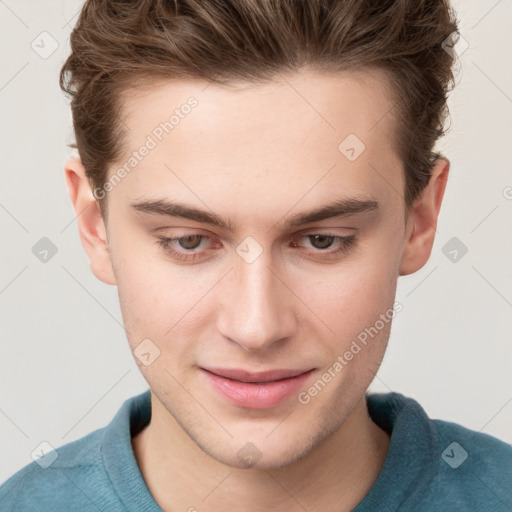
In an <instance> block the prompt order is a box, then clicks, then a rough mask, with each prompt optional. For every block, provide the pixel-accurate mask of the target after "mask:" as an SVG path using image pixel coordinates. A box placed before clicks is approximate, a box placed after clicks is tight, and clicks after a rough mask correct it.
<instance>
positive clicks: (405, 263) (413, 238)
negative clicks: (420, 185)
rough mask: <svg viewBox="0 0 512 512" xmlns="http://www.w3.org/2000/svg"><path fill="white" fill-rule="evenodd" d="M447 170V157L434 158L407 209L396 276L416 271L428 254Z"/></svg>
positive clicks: (432, 242) (448, 167)
mask: <svg viewBox="0 0 512 512" xmlns="http://www.w3.org/2000/svg"><path fill="white" fill-rule="evenodd" d="M449 169H450V162H449V160H448V159H447V158H445V157H440V158H438V159H437V160H436V163H435V164H434V167H433V170H432V175H431V177H430V181H429V183H428V185H427V186H426V187H425V188H424V190H423V191H422V193H421V195H420V197H419V198H418V199H417V200H416V201H415V203H414V205H413V206H412V208H411V212H410V214H409V218H408V222H407V228H406V238H405V244H404V249H403V252H402V259H401V262H400V269H399V274H400V275H408V274H412V273H414V272H416V271H418V270H419V269H420V268H422V267H423V266H424V265H425V264H426V263H427V261H428V259H429V257H430V254H431V251H432V246H433V245H434V238H435V233H436V227H437V220H438V217H439V211H440V209H441V203H442V201H443V196H444V191H445V188H446V182H447V179H448V172H449Z"/></svg>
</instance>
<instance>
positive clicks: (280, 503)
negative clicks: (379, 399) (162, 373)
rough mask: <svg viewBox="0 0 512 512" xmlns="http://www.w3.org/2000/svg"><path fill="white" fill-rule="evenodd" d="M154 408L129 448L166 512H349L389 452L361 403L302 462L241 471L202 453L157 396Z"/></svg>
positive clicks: (386, 438) (153, 399) (385, 436)
mask: <svg viewBox="0 0 512 512" xmlns="http://www.w3.org/2000/svg"><path fill="white" fill-rule="evenodd" d="M151 405H152V417H151V422H150V424H149V425H148V426H147V427H146V428H145V429H143V430H142V431H141V432H140V433H139V434H138V435H137V436H135V437H134V438H133V439H132V446H133V450H134V454H135V458H136V460H137V463H138V465H139V468H140V471H141V473H142V475H143V477H144V480H145V481H146V484H147V486H148V488H149V490H150V492H151V494H152V495H153V498H154V499H155V501H156V502H157V503H158V504H159V506H160V507H161V508H162V509H163V510H165V511H171V510H194V509H197V510H212V511H218V510H222V511H226V512H229V511H231V510H233V511H235V510H240V509H241V508H243V510H244V511H245V512H256V511H261V510H265V509H269V510H273V511H276V512H281V511H282V512H289V511H290V510H308V511H311V512H313V511H321V510H338V511H340V512H342V511H350V510H352V509H353V508H354V507H355V506H356V505H357V504H358V503H359V502H360V501H361V500H362V499H363V498H364V496H365V495H366V494H367V493H368V491H369V490H370V488H371V486H372V485H373V484H374V482H375V480H376V479H377V476H378V474H379V472H380V470H381V468H382V465H383V464H384V460H385V458H386V454H387V450H388V447H389V436H388V434H387V433H386V432H384V431H383V430H382V429H380V428H379V427H378V426H377V425H376V424H375V423H374V422H373V421H372V420H371V418H370V416H369V415H368V410H367V408H366V402H365V399H364V398H362V399H361V401H360V402H359V403H358V404H357V406H356V407H355V409H354V410H353V411H352V413H351V414H350V416H349V417H348V418H347V419H346V421H345V422H344V423H343V425H342V426H341V427H340V429H338V431H336V432H335V433H334V434H332V435H331V436H329V437H328V438H327V439H325V441H324V442H322V443H320V444H319V445H317V446H316V447H315V448H314V449H313V450H312V451H311V452H309V453H308V454H307V455H306V456H305V457H303V458H302V459H300V460H298V461H296V462H295V463H293V464H290V465H288V466H285V467H281V468H277V469H271V470H266V469H256V468H249V469H239V468H234V467H231V466H228V465H226V464H224V463H222V462H220V461H218V460H216V459H214V458H212V457H210V456H209V455H207V454H206V453H204V452H203V451H202V450H201V449H200V448H199V447H198V446H197V445H196V444H195V443H194V442H193V441H192V440H191V439H190V437H189V436H188V435H187V434H186V433H185V432H184V431H183V429H182V428H181V427H180V425H179V424H178V423H177V422H176V421H175V420H174V418H173V417H172V416H171V415H170V414H169V413H168V412H167V410H166V409H165V408H164V407H163V405H162V404H161V403H160V402H159V400H158V399H157V398H156V397H155V396H154V395H153V394H152V395H151ZM241 503H243V504H244V505H243V507H241V506H240V504H241Z"/></svg>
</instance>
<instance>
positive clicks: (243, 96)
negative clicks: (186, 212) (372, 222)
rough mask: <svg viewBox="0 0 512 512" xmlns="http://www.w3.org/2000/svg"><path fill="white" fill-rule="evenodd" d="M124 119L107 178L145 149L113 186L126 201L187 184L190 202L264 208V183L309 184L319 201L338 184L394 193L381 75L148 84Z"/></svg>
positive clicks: (279, 186) (128, 98)
mask: <svg viewBox="0 0 512 512" xmlns="http://www.w3.org/2000/svg"><path fill="white" fill-rule="evenodd" d="M122 119H123V123H124V126H125V128H126V140H125V143H126V146H125V149H126V150H125V153H124V155H123V157H122V158H121V159H120V160H119V161H118V162H116V163H115V164H113V165H112V166H110V169H109V171H110V174H112V173H113V172H115V171H116V169H118V168H119V167H120V166H122V165H123V164H126V163H127V162H128V161H129V159H130V158H131V155H132V154H133V152H134V151H135V152H137V151H138V150H139V148H141V147H142V146H143V145H151V149H150V150H149V151H144V153H145V156H144V157H143V158H140V159H139V160H137V162H134V163H135V165H134V166H133V171H130V175H129V177H128V178H127V179H126V180H124V183H123V186H122V187H119V189H123V190H124V193H125V196H127V199H129V200H131V199H135V198H139V197H143V196H147V195H148V194H149V195H154V193H155V185H158V187H159V191H160V192H161V193H162V194H164V195H171V196H172V195H173V194H175V192H176V189H177V187H179V188H181V189H183V187H184V186H185V187H186V186H187V185H192V184H193V187H194V190H193V191H192V190H191V187H190V186H189V187H188V188H189V192H196V194H195V195H196V196H197V197H201V195H203V196H206V197H209V196H210V195H211V192H212V188H213V187H216V185H219V186H217V187H216V191H217V194H218V195H219V196H221V197H222V196H223V191H224V193H225V194H229V193H231V194H235V193H236V194H237V195H238V196H240V194H244V193H247V190H248V189H250V190H252V191H253V192H254V193H253V197H257V196H258V194H259V196H260V198H261V199H262V200H265V198H266V197H267V196H268V193H267V192H268V191H267V190H266V189H265V183H266V184H267V186H268V190H270V189H272V190H275V191H279V192H280V193H281V195H283V194H286V193H287V192H290V194H291V195H293V196H296V195H297V194H298V193H299V191H300V190H303V191H306V190H308V189H311V188H312V184H313V183H314V182H318V183H319V185H318V186H315V189H316V190H315V192H318V194H320V195H322V194H324V195H325V193H326V192H327V191H329V190H332V188H333V187H334V186H338V185H339V184H340V183H344V184H345V185H346V186H347V187H348V189H350V188H351V190H350V192H351V193H352V194H355V195H375V192H376V190H375V189H376V187H381V188H382V178H378V175H382V176H384V177H385V181H390V182H391V183H394V185H393V186H394V187H398V188H399V187H401V176H400V172H401V169H402V166H401V163H400V162H399V161H398V158H397V155H396V153H395V147H394V146H395V145H394V135H393V134H394V131H393V130H394V128H395V126H394V125H395V120H394V117H393V98H392V96H391V94H390V92H389V89H388V82H387V81H386V75H385V74H384V73H383V72H381V71H380V70H371V71H370V70H368V71H365V72H363V71H358V72H338V73H325V72H318V71H311V70H308V71H301V72H297V73H294V74H286V75H280V76H278V77H276V78H275V79H274V80H273V81H272V82H269V83H264V84H249V83H243V82H239V83H233V84H230V85H229V86H220V85H218V84H213V83H210V84H209V83H206V82H197V81H191V82H182V81H166V82H160V83H154V84H153V85H152V86H148V87H145V88H143V89H138V90H131V91H128V92H127V93H126V94H125V95H124V100H123V106H122ZM333 168H335V172H329V170H330V169H333ZM391 169H394V171H393V172H394V176H391V175H389V173H390V172H391V171H390V170H391ZM170 171H172V172H170ZM262 178H265V181H262ZM343 180H344V181H343ZM320 181H321V183H320ZM219 187H220V188H219ZM388 188H389V187H388ZM292 191H294V192H293V194H292ZM388 192H389V191H388ZM116 193H117V192H116ZM337 195H340V194H337ZM191 197H192V196H191ZM225 199H226V197H222V201H225ZM396 199H397V198H396V197H395V201H396ZM269 200H270V199H269ZM272 200H275V198H272Z"/></svg>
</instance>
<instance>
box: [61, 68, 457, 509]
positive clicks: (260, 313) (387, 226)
mask: <svg viewBox="0 0 512 512" xmlns="http://www.w3.org/2000/svg"><path fill="white" fill-rule="evenodd" d="M206 86H207V84H206V83H200V82H188V83H185V82H171V81H169V82H166V83H159V84H154V85H153V86H152V87H149V88H146V89H144V90H139V91H136V92H135V91H133V92H131V93H130V94H129V95H127V96H126V99H125V103H124V111H123V114H124V115H123V120H124V122H125V125H126V126H127V127H128V132H127V141H128V142H127V146H126V148H127V152H126V155H124V157H123V158H122V159H120V160H119V162H116V163H114V164H112V165H111V166H110V169H109V171H110V173H113V172H114V171H115V170H116V169H118V167H119V166H120V165H122V164H123V162H124V161H126V159H127V158H128V157H129V153H130V151H133V150H135V149H136V148H138V147H140V146H141V144H142V143H143V142H144V140H145V139H146V137H147V135H148V134H150V133H151V132H152V130H153V129H154V128H155V126H157V125H158V124H159V123H160V122H162V121H163V120H165V119H167V118H168V114H167V113H168V112H172V111H173V110H174V109H175V108H176V107H179V106H180V105H182V104H183V103H184V102H185V101H186V99H187V98H188V97H190V96H194V97H195V98H196V99H197V100H198V105H197V107H196V108H194V109H193V110H192V112H191V113H190V114H189V115H188V116H186V117H185V118H184V119H182V120H180V123H179V124H178V125H177V126H176V127H175V128H174V130H173V131H172V132H171V133H170V134H168V135H167V136H166V137H165V138H164V139H163V140H162V142H160V143H159V144H158V146H157V147H156V148H154V149H153V150H152V151H151V152H150V153H149V155H148V156H146V157H145V158H144V159H143V160H142V161H141V162H140V163H139V164H138V165H137V167H136V168H135V169H134V170H133V171H131V173H130V174H128V175H127V176H126V177H125V178H124V179H123V180H122V181H121V182H120V183H119V184H117V185H116V186H115V187H114V188H113V190H111V191H110V192H108V197H107V199H108V215H107V218H106V219H102V217H101V214H100V210H99V208H98V205H97V202H96V200H95V197H94V196H93V194H92V191H91V187H90V185H89V183H88V181H87V179H86V177H85V170H84V168H83V166H82V165H81V163H80V161H79V160H78V159H77V158H70V159H69V160H68V161H67V162H66V164H65V174H66V180H67V185H68V190H69V194H70V197H71V200H72V203H73V205H74V208H75V210H76V212H77V213H79V212H82V213H81V214H80V215H79V217H78V219H77V222H78V227H79V231H80V236H81V240H82V243H83V246H84V248H85V250H86V252H87V254H88V256H89V260H90V266H91V269H92V271H93V273H94V274H95V275H96V276H97V277H98V278H99V279H100V280H101V281H103V282H105V283H108V284H112V285H116V286H117V287H118V292H119V298H120V303H121V310H122V314H123V320H124V324H125V327H126V331H127V337H128V341H129V344H130V348H131V349H132V350H135V349H136V347H137V346H138V345H139V343H141V341H142V340H144V339H146V338H149V339H150V340H151V341H152V342H153V343H154V344H155V345H156V346H158V348H159V350H160V355H159V357H157V358H156V359H155V360H154V361H153V362H152V363H151V364H150V365H149V366H145V365H143V364H142V363H141V362H140V361H139V360H138V359H137V358H136V359H135V360H136V362H137V364H138V365H139V367H140V370H141V372H142V374H143V375H144V377H145V379H146V380H147V382H148V384H149V387H150V389H151V405H152V418H151V422H150V424H149V425H148V426H147V427H146V428H145V429H144V430H143V431H142V432H141V433H140V434H139V435H137V436H136V437H135V438H133V440H132V446H133V449H134V453H135V456H136V459H137V462H138V464H139V467H140V469H141V473H142V475H143V477H144V479H145V481H146V483H147V484H148V487H149V489H150V491H151V493H152V495H153V496H154V498H155V500H156V501H157V503H158V504H159V505H160V506H161V507H162V508H163V509H164V510H173V511H174V510H189V509H190V510H193V509H192V508H191V507H195V508H196V509H197V510H201V511H218V510H223V511H230V510H237V511H238V510H244V511H261V510H267V509H271V510H274V511H286V512H290V511H295V510H304V509H306V510H308V511H320V510H323V511H325V510H337V511H342V510H351V509H352V508H353V507H355V506H356V505H357V504H358V503H359V502H360V501H361V500H362V499H363V497H364V496H365V495H366V494H367V493H368V491H369V490H370V488H371V486H372V485H373V483H374V482H375V480H376V479H377V476H378V474H379V471H380V470H381V468H382V465H383V463H384V460H385V457H386V453H387V450H388V446H389V436H388V435H387V434H386V433H385V432H384V431H383V430H381V429H380V428H379V427H378V426H377V425H376V424H375V423H373V421H372V420H371V418H370V417H369V415H368V412H367V409H366V402H365V399H364V394H365V392H366V390H367V389H368V386H369V384H370V383H371V381H372V380H373V378H374V376H375V373H376V372H377V370H378V368H379V365H380V364H381V361H382V358H383V355H384V352H385V349H386V345H387V341H388V338H389V330H390V325H391V323H390V322H389V323H386V324H385V327H384V328H383V329H381V330H380V331H379V333H378V335H377V336H375V337H374V338H373V339H371V342H369V343H368V345H367V346H365V347H364V349H363V350H361V351H360V352H359V353H358V354H357V355H356V356H354V358H353V359H352V360H351V361H350V362H349V363H348V364H347V365H346V366H345V367H344V368H343V370H342V371H341V372H339V373H338V374H337V375H336V377H335V378H333V379H332V380H331V382H329V384H328V385H326V386H325V388H323V389H322V390H321V392H319V393H318V394H317V395H316V396H315V397H314V398H312V399H311V401H310V402H309V403H308V404H306V405H304V404H301V403H300V402H299V401H298V399H297V395H296V394H294V395H293V396H291V397H290V398H289V399H287V400H286V401H284V402H283V403H281V404H280V405H279V406H277V407H273V408H270V409H263V410H256V409H250V408H243V407H237V406H234V405H232V404H231V403H229V402H227V401H226V400H225V399H224V397H222V396H221V395H219V394H218V393H217V392H216V391H215V390H214V389H213V388H212V387H211V386H210V385H209V384H208V383H207V382H206V381H205V380H204V378H203V375H202V374H201V372H200V370H199V369H198V367H200V366H218V367H227V368H243V369H246V370H249V371H252V372H258V371H263V370H268V369H276V368H304V369H310V368H314V371H313V372H312V374H311V375H310V376H309V377H308V380H307V383H306V384H305V385H304V386H303V387H302V389H303V390H307V389H308V388H309V387H311V385H312V384H313V383H314V382H315V381H317V380H318V379H319V378H320V377H321V376H322V374H323V373H325V372H326V371H327V370H328V368H329V367H332V365H333V363H334V362H335V361H336V359H337V357H338V356H339V355H342V354H344V353H345V352H346V351H347V350H348V349H349V347H350V344H351V342H352V340H355V339H356V338H357V335H358V334H359V333H360V332H362V331H364V329H365V328H368V327H370V326H372V325H374V324H375V322H376V320H378V319H379V315H381V314H383V313H385V312H386V311H388V310H390V309H392V307H393V303H394V301H395V292H396V284H397V279H398V277H399V276H400V275H405V274H410V273H413V272H415V271H417V270H418V269H420V268H421V267H423V265H424V264H425V263H426V262H427V260H428V258H429V256H430V252H431V249H432V244H433V241H434V235H435V228H436V224H437V218H438V214H439V210H440V207H441V201H442V197H443V194H444V190H445V185H446V180H447V176H448V170H449V161H448V160H447V159H446V158H444V157H442V158H440V159H438V160H437V162H436V164H435V167H434V169H433V173H432V177H431V180H430V182H429V184H428V186H427V187H426V188H425V189H424V191H423V193H422V195H421V197H420V198H418V200H417V201H416V202H415V204H414V205H413V207H412V208H411V209H410V210H409V211H407V215H404V211H405V206H404V199H403V194H402V193H401V191H403V190H404V175H403V165H402V163H401V162H400V160H399V159H398V156H397V155H396V153H395V151H394V147H393V137H392V129H393V124H392V123H393V119H392V117H391V115H389V114H388V115H386V113H388V111H390V109H391V107H392V99H391V97H390V96H389V93H388V91H387V89H386V87H385V82H384V77H383V76H382V75H380V74H379V72H377V71H372V72H370V71H368V72H364V73H362V72H360V73H358V74H357V75H356V74H354V73H352V74H349V73H347V72H344V73H338V74H326V73H320V72H315V71H311V70H302V71H301V72H298V73H295V74H293V75H286V76H280V77H276V79H275V80H274V81H273V82H272V83H267V84H264V85H261V84H259V85H257V86H254V85H253V86H247V84H245V85H244V84H238V86H237V88H235V87H230V88H228V87H220V86H217V85H213V84H210V85H208V87H206ZM351 133H354V134H357V136H358V137H359V139H360V140H362V141H363V142H364V144H365V146H366V149H365V151H364V152H363V153H361V154H360V156H359V157H358V158H357V159H356V160H355V161H352V162H351V161H349V160H348V159H347V158H346V157H345V156H344V155H343V154H342V153H341V152H340V151H339V150H338V145H339V144H340V142H341V141H342V140H343V139H344V138H345V137H346V136H347V135H348V134H351ZM340 197H343V198H361V197H363V198H368V197H371V198H373V199H375V200H376V201H377V202H378V208H376V209H374V210H371V211H367V212H364V213H360V214H353V215H349V216H344V217H341V218H331V219H325V220H321V221H316V222H312V223H309V224H305V225H301V226H298V227H297V226H296V227H293V228H289V227H285V221H286V220H287V219H289V218H290V217H292V216H293V215H295V214H297V213H300V212H306V211H309V210H312V209H315V208H318V207H320V206H322V205H325V204H329V203H331V202H332V201H333V200H334V199H338V198H340ZM154 199H167V200H173V201H179V202H183V203H187V204H188V205H191V206H194V207H196V208H200V209H204V210H207V211H209V212H210V213H211V212H214V213H215V214H218V215H220V216H222V217H223V218H226V219H227V218H229V219H231V221H232V222H233V224H234V229H233V230H226V229H221V228H219V227H217V226H212V225H209V224H205V223H201V222H197V221H192V220H187V219H182V218H177V217H166V216H163V215H152V214H143V213H141V212H137V211H135V210H133V209H131V207H130V204H131V203H134V202H136V201H142V200H154ZM322 233H323V234H325V233H330V234H334V235H336V236H349V235H355V237H356V244H355V245H354V246H352V247H349V248H347V250H346V251H345V252H341V253H339V254H333V250H335V249H336V248H337V247H338V246H339V244H338V242H337V241H336V239H332V242H331V245H330V246H329V240H328V241H327V244H326V245H327V247H326V248H325V245H324V246H321V245H319V244H318V243H316V244H315V240H314V239H313V238H312V237H311V236H310V237H307V236H306V234H309V235H314V234H322ZM162 234H163V235H166V236H169V237H183V236H192V235H203V236H206V237H208V238H207V239H202V241H201V239H199V240H197V239H195V242H194V243H195V246H197V247H198V248H196V249H194V250H193V251H192V252H194V251H195V252H198V253H199V255H200V256H199V258H198V259H197V260H194V261H193V262H190V261H188V262H187V261H183V260H178V259H176V258H175V257H173V256H172V255H171V254H169V253H168V252H166V251H165V250H164V248H162V247H159V246H158V245H157V243H156V242H157V241H158V240H157V238H156V235H162ZM248 236H251V237H253V238H254V239H255V240H256V241H257V243H258V244H259V246H260V247H261V248H262V251H263V252H262V253H261V255H260V256H259V257H258V258H256V259H255V260H254V261H252V262H251V263H248V262H247V261H245V260H244V259H242V258H241V257H240V256H239V254H238V253H237V252H236V248H237V246H238V245H239V244H240V243H241V242H242V241H243V240H244V239H245V238H246V237H248ZM294 240H295V242H296V243H295V244H294V243H293V241H294ZM193 246H194V245H193V244H192V245H189V246H187V245H186V244H185V245H182V246H181V247H180V246H176V245H174V248H175V249H176V250H181V251H182V252H186V251H187V249H186V248H187V247H193ZM329 252H331V256H326V253H329ZM247 443H252V444H253V445H254V446H256V447H257V449H258V451H259V453H260V458H259V460H258V461H257V462H256V464H254V465H253V466H252V467H249V468H248V467H244V463H243V461H241V460H240V458H239V457H238V456H237V452H238V451H239V450H240V449H241V448H242V447H244V446H245V445H246V444H247Z"/></svg>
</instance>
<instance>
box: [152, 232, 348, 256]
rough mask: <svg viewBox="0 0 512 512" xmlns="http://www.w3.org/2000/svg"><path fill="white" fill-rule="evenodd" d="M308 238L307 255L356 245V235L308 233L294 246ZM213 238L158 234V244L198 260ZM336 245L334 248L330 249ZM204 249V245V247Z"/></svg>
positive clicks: (326, 253)
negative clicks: (205, 244)
mask: <svg viewBox="0 0 512 512" xmlns="http://www.w3.org/2000/svg"><path fill="white" fill-rule="evenodd" d="M301 239H307V240H309V241H310V244H311V245H310V246H309V249H311V250H309V249H308V248H306V249H305V250H304V252H306V253H308V254H309V256H308V255H307V257H321V258H329V257H336V256H339V255H341V254H344V253H347V252H348V251H349V250H350V249H351V248H352V247H354V246H355V245H356V237H355V235H348V236H340V235H335V234H333V233H308V234H301V235H300V236H297V237H296V238H295V239H294V240H293V241H292V243H291V246H292V247H304V246H303V245H302V244H299V243H297V240H301ZM209 240H211V239H210V237H208V236H206V235H197V234H193V235H186V236H181V237H175V238H171V237H166V236H157V241H156V243H157V245H158V246H159V247H161V248H162V249H163V250H164V251H165V252H167V253H169V254H170V255H171V256H172V257H173V258H176V259H178V260H183V261H196V260H198V259H201V258H206V257H207V255H208V253H209V252H211V249H206V250H201V249H202V242H203V241H205V242H207V241H209ZM213 245H216V246H217V247H222V244H220V243H218V242H217V243H216V244H215V243H214V244H213ZM333 246H334V249H331V250H327V249H330V248H331V247H333ZM203 249H204V247H203Z"/></svg>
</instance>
